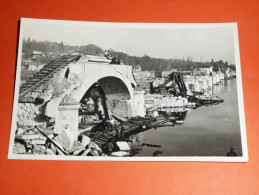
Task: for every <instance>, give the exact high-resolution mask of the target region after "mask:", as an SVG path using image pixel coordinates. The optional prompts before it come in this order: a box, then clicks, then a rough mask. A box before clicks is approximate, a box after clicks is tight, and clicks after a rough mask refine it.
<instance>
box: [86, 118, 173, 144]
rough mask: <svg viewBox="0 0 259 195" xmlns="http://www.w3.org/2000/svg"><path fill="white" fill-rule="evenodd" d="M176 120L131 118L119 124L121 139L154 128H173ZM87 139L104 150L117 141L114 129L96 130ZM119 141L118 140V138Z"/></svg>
mask: <svg viewBox="0 0 259 195" xmlns="http://www.w3.org/2000/svg"><path fill="white" fill-rule="evenodd" d="M176 119H177V118H174V119H168V118H158V119H156V118H152V117H133V118H131V119H129V120H128V121H127V122H122V121H121V124H120V127H117V128H121V127H123V137H124V138H127V137H129V136H130V135H133V134H136V133H140V132H143V131H147V130H149V129H152V128H156V127H164V126H173V125H174V122H175V120H176ZM89 137H90V138H91V140H92V141H93V142H95V143H96V144H97V145H98V146H99V147H100V148H104V147H105V146H106V144H108V143H109V142H111V141H114V140H115V141H118V136H117V130H116V127H115V126H113V128H110V129H109V130H108V129H106V130H102V129H97V130H95V131H94V132H92V133H91V134H90V135H89ZM119 139H120V138H119Z"/></svg>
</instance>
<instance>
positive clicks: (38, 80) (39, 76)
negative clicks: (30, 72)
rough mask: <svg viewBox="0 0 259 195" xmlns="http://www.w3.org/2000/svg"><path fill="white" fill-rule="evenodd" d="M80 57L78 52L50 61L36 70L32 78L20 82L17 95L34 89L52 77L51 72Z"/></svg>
mask: <svg viewBox="0 0 259 195" xmlns="http://www.w3.org/2000/svg"><path fill="white" fill-rule="evenodd" d="M80 57H81V55H80V54H77V55H73V54H68V55H63V56H61V57H59V58H57V59H55V60H53V61H51V62H50V63H49V64H47V65H46V66H44V68H43V69H41V70H40V71H39V72H37V73H36V74H35V75H34V76H33V77H32V78H30V79H29V80H27V81H26V82H25V83H24V84H22V86H21V87H20V91H19V95H20V96H22V95H25V94H26V93H27V92H28V91H35V90H36V89H37V88H38V87H40V86H41V85H42V84H43V83H46V82H47V81H49V79H50V78H52V77H53V74H54V73H55V72H57V71H59V70H61V69H63V68H65V67H66V66H67V65H68V64H70V63H71V62H74V61H77V60H79V58H80Z"/></svg>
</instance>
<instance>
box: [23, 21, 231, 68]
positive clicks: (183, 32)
mask: <svg viewBox="0 0 259 195" xmlns="http://www.w3.org/2000/svg"><path fill="white" fill-rule="evenodd" d="M21 26H22V38H28V37H30V38H31V39H35V40H37V41H45V40H46V41H55V42H63V43H64V44H67V45H73V46H80V45H87V44H95V45H97V46H99V47H101V48H102V49H104V50H105V49H110V48H112V49H113V50H115V51H121V52H125V53H127V54H129V55H132V56H143V55H148V56H150V57H154V58H166V59H170V58H176V59H183V58H185V59H186V58H187V56H189V57H191V58H192V60H193V61H202V62H205V61H211V59H212V58H213V59H214V61H217V60H223V61H224V62H225V61H227V62H228V63H229V64H234V63H235V50H234V34H233V32H234V31H233V28H234V27H233V23H229V24H207V25H205V24H140V23H139V24H136V23H95V22H72V21H58V20H36V19H34V20H33V19H22V22H21Z"/></svg>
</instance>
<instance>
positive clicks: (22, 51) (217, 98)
mask: <svg viewBox="0 0 259 195" xmlns="http://www.w3.org/2000/svg"><path fill="white" fill-rule="evenodd" d="M19 33H20V34H19V48H18V57H17V58H18V59H17V69H16V78H15V95H14V102H13V114H12V126H11V135H10V144H9V153H8V158H9V159H31V160H33V159H37V160H96V161H99V160H103V161H110V160H111V161H214V162H247V161H248V151H247V140H246V127H245V116H244V103H243V90H242V77H241V64H240V56H239V43H238V27H237V23H206V24H205V23H185V24H178V23H177V24H174V23H109V22H83V21H80V22H79V21H64V20H63V21H62V20H44V19H29V18H22V19H21V22H20V32H19Z"/></svg>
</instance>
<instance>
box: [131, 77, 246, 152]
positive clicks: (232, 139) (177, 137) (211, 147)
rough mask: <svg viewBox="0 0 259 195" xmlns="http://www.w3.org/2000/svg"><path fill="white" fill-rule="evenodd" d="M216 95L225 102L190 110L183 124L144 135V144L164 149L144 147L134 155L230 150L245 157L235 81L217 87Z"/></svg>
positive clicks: (142, 136)
mask: <svg viewBox="0 0 259 195" xmlns="http://www.w3.org/2000/svg"><path fill="white" fill-rule="evenodd" d="M213 95H215V96H219V97H220V98H222V99H224V102H223V103H220V104H218V105H210V106H201V107H199V108H197V109H195V110H189V111H188V112H187V116H186V118H185V120H184V124H182V125H179V126H174V127H163V128H157V129H156V130H155V129H151V130H148V131H145V132H143V133H142V134H141V139H140V141H141V142H142V143H147V144H154V145H161V147H159V148H158V147H144V146H142V147H141V148H140V151H138V153H137V154H135V156H153V155H154V154H157V153H160V154H161V156H226V153H227V152H229V151H230V147H232V148H234V152H236V154H237V155H238V156H242V146H241V135H240V126H239V114H238V100H237V86H236V80H235V79H232V80H227V81H224V84H221V85H217V86H214V90H213ZM157 151H159V152H157Z"/></svg>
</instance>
